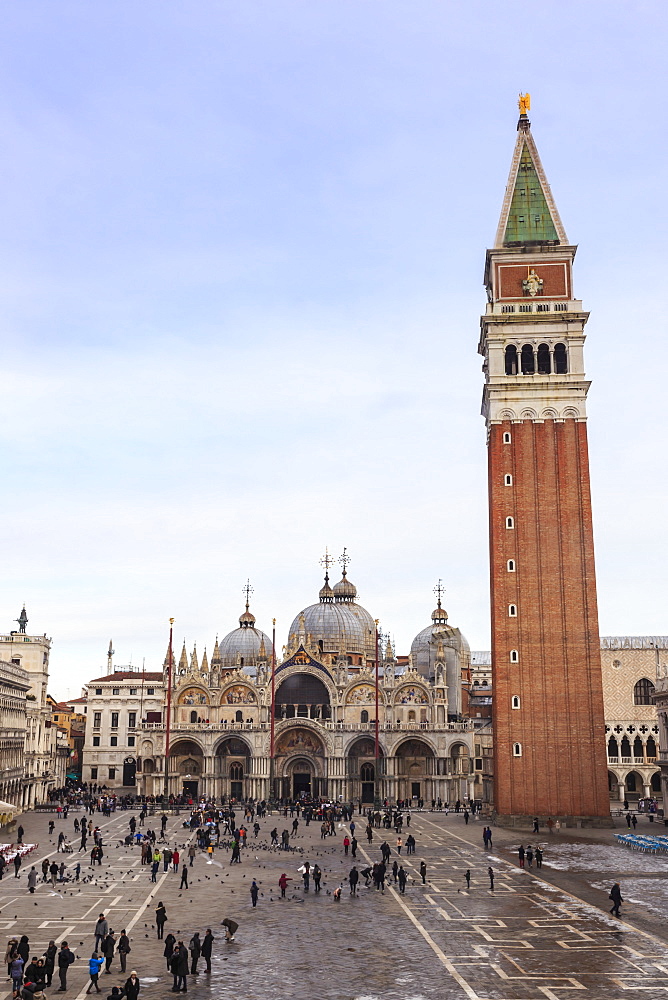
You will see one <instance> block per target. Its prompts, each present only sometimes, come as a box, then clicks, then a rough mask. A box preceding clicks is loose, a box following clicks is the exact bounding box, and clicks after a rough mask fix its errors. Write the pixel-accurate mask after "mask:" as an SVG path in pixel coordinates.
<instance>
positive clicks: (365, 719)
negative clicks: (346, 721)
mask: <svg viewBox="0 0 668 1000" xmlns="http://www.w3.org/2000/svg"><path fill="white" fill-rule="evenodd" d="M368 721H369V713H368V712H367V710H366V709H365V708H363V709H362V711H361V713H360V722H368Z"/></svg>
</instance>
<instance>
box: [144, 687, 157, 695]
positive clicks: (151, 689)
mask: <svg viewBox="0 0 668 1000" xmlns="http://www.w3.org/2000/svg"><path fill="white" fill-rule="evenodd" d="M146 694H155V688H146Z"/></svg>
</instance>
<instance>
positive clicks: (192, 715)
mask: <svg viewBox="0 0 668 1000" xmlns="http://www.w3.org/2000/svg"><path fill="white" fill-rule="evenodd" d="M190 721H191V722H197V712H191V713H190Z"/></svg>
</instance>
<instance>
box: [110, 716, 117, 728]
mask: <svg viewBox="0 0 668 1000" xmlns="http://www.w3.org/2000/svg"><path fill="white" fill-rule="evenodd" d="M111 728H112V729H118V712H112V713H111Z"/></svg>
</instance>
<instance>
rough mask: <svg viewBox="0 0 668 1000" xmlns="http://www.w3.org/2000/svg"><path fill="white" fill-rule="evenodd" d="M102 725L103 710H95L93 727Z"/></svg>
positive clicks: (96, 727) (97, 727)
mask: <svg viewBox="0 0 668 1000" xmlns="http://www.w3.org/2000/svg"><path fill="white" fill-rule="evenodd" d="M101 725H102V712H93V729H99V728H100V726H101Z"/></svg>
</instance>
